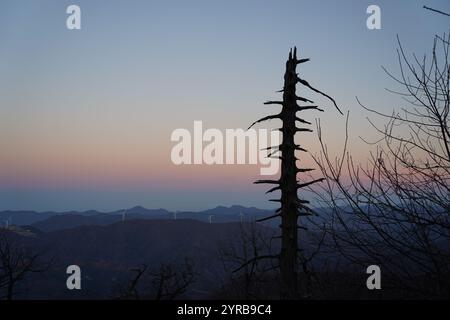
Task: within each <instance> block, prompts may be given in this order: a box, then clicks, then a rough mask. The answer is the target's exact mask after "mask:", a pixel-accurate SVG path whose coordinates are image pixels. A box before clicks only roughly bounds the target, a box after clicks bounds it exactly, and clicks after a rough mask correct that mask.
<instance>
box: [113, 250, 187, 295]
mask: <svg viewBox="0 0 450 320" xmlns="http://www.w3.org/2000/svg"><path fill="white" fill-rule="evenodd" d="M131 271H132V272H133V273H134V276H133V277H132V278H131V280H130V281H129V283H128V285H126V286H125V287H124V288H122V289H120V291H121V292H120V294H119V297H118V298H119V299H125V300H140V299H151V300H173V299H177V298H180V297H181V296H182V295H183V294H184V293H185V292H186V291H187V290H188V288H189V287H190V286H191V285H192V284H193V283H194V282H195V277H196V272H195V267H194V264H193V262H192V261H190V260H189V259H186V260H185V261H184V263H183V264H182V265H181V266H179V267H174V266H172V265H169V264H164V263H162V264H161V265H160V266H159V268H158V269H156V270H150V268H149V267H148V266H147V265H144V266H142V267H141V268H136V269H132V270H131Z"/></svg>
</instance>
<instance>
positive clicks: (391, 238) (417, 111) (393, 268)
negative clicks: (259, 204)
mask: <svg viewBox="0 0 450 320" xmlns="http://www.w3.org/2000/svg"><path fill="white" fill-rule="evenodd" d="M449 40H450V38H449V36H446V35H444V36H443V37H439V36H436V37H435V39H434V44H433V48H432V52H431V57H430V58H429V59H427V58H426V57H423V59H419V58H417V56H416V55H415V54H413V55H412V56H410V57H409V56H408V55H407V54H406V53H405V51H404V49H403V47H402V44H401V42H400V40H398V46H399V48H398V50H397V52H398V61H399V69H400V72H399V76H394V75H393V74H392V73H391V72H389V71H388V70H386V69H384V70H385V71H386V73H387V74H388V75H389V76H390V77H391V78H392V79H393V80H394V81H395V82H396V83H397V84H398V85H399V86H400V87H401V88H403V91H400V92H399V91H394V90H390V91H391V92H393V93H395V94H398V95H400V96H401V97H402V98H403V101H405V103H406V104H407V105H408V106H407V107H405V108H402V109H401V111H394V112H393V113H392V114H385V113H381V112H378V111H376V110H374V109H372V108H368V107H366V106H364V105H363V104H362V103H360V101H359V100H358V102H359V103H360V105H361V106H362V107H363V108H364V109H365V110H367V111H369V112H370V113H371V114H372V115H375V116H376V117H378V118H380V117H381V119H385V120H386V121H385V124H384V125H383V126H380V125H378V124H376V123H375V121H374V120H373V119H369V122H370V124H371V125H372V127H373V128H374V130H375V131H376V132H377V133H378V134H379V135H380V139H379V140H378V141H376V142H373V143H371V144H372V145H373V147H374V149H375V151H374V152H372V153H371V156H370V158H369V161H368V163H367V164H364V165H362V164H356V163H355V162H354V160H353V158H352V156H351V155H350V154H349V152H348V151H347V149H348V148H347V141H348V134H347V133H346V142H345V145H344V148H343V149H344V150H343V153H342V155H341V156H338V157H336V158H335V159H332V156H331V155H330V154H329V153H328V151H327V147H326V143H325V141H324V139H323V137H322V131H321V128H320V122H318V136H319V141H320V143H321V146H322V151H321V153H320V154H319V155H317V156H315V157H314V158H315V160H316V163H317V164H318V166H319V167H320V169H321V171H322V174H323V175H324V177H325V178H326V183H323V184H322V185H321V186H320V187H319V188H315V192H316V194H317V195H318V198H319V199H320V201H321V203H322V206H323V207H329V208H330V210H329V213H330V215H329V216H327V217H326V219H327V221H323V222H324V225H325V227H324V228H323V230H324V231H325V232H326V233H327V241H326V243H327V245H328V246H329V247H330V248H331V250H334V251H336V252H339V253H340V254H341V255H342V256H343V257H345V258H346V259H347V260H348V261H350V262H352V263H354V264H355V265H359V266H360V267H361V268H364V270H365V268H366V267H367V266H368V265H370V264H379V265H380V267H381V268H382V274H383V277H384V279H388V281H384V282H383V283H384V284H383V286H384V287H383V289H384V290H386V289H389V288H391V289H392V290H402V296H421V297H430V298H433V297H448V296H450V146H449V141H450V132H449V105H450V85H449V84H450V64H449V46H450V42H449ZM367 143H369V142H367ZM405 294H406V295H405Z"/></svg>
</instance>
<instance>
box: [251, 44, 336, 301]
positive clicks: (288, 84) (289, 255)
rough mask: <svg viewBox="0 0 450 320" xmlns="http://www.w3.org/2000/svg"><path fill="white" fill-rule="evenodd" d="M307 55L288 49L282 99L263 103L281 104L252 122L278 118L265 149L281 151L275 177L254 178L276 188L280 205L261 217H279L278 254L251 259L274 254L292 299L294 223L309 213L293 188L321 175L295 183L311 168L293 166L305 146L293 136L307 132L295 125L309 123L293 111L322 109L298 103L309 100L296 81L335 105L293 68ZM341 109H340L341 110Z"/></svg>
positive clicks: (284, 288) (294, 294)
mask: <svg viewBox="0 0 450 320" xmlns="http://www.w3.org/2000/svg"><path fill="white" fill-rule="evenodd" d="M308 61H309V59H297V48H294V52H292V50H291V51H290V52H289V59H288V60H287V61H286V71H285V74H284V87H283V90H282V91H283V101H268V102H266V103H265V104H275V105H281V106H282V109H281V112H280V113H279V114H276V115H270V116H267V117H264V118H262V119H260V120H258V121H255V122H254V123H253V124H252V125H251V126H250V127H252V126H253V125H255V124H257V123H259V122H262V121H266V120H272V119H279V120H281V121H282V127H281V128H280V131H281V132H282V133H283V141H282V143H281V145H279V146H272V147H269V148H268V150H274V151H272V152H271V153H270V154H269V156H272V155H273V154H275V153H277V152H281V156H280V159H281V175H280V178H279V179H278V180H258V181H255V183H257V184H259V183H267V184H274V185H277V186H276V187H274V188H272V189H270V190H269V191H268V193H270V192H273V191H277V190H280V191H281V197H280V199H272V200H271V201H276V202H280V203H281V207H280V208H279V209H278V210H277V211H276V212H275V214H274V215H273V216H270V217H267V218H264V219H261V220H259V221H264V220H268V219H272V218H276V217H281V252H280V254H279V255H278V256H266V257H255V258H254V259H253V260H255V259H263V258H272V259H273V258H278V259H279V261H280V273H281V298H283V299H296V298H298V290H297V269H298V262H297V258H298V251H299V248H298V225H297V220H298V217H299V216H307V215H311V214H312V210H311V209H310V208H309V207H308V206H307V205H306V204H308V203H309V201H306V200H301V199H299V197H298V195H297V190H298V189H300V188H303V187H306V186H309V185H311V184H313V183H316V182H320V181H322V180H323V179H317V180H313V181H309V182H304V183H299V181H297V173H301V172H308V171H311V170H312V169H301V168H298V167H297V164H296V161H297V160H298V159H297V158H296V155H295V151H297V150H298V151H304V152H306V150H305V149H304V148H302V147H301V146H299V145H297V144H296V143H295V140H294V137H295V134H296V133H297V132H311V131H312V130H311V129H308V128H298V127H297V126H296V123H297V122H300V123H303V124H311V123H310V122H308V121H306V120H303V119H301V118H299V117H297V116H296V114H297V112H299V111H303V110H311V109H314V110H318V111H323V110H322V109H320V108H319V107H318V106H314V105H308V106H300V105H298V104H297V101H301V102H306V103H313V101H311V100H308V99H306V98H303V97H299V96H297V95H296V92H295V91H296V85H297V83H300V84H301V85H303V86H305V87H307V88H309V89H310V90H312V91H314V92H316V93H319V94H321V95H323V96H325V97H327V98H328V99H330V100H331V101H332V102H333V104H334V106H335V107H336V108H337V109H338V111H339V112H341V111H340V110H339V108H338V107H337V105H336V102H335V101H334V99H333V98H331V97H330V96H328V95H327V94H325V93H323V92H321V91H320V90H317V89H315V88H313V87H312V86H311V85H310V84H309V83H308V82H307V81H305V80H303V79H301V78H300V77H299V76H298V75H297V72H296V68H297V65H298V64H301V63H304V62H308ZM341 113H342V112H341Z"/></svg>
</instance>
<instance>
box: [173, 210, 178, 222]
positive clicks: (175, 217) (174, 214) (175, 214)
mask: <svg viewBox="0 0 450 320" xmlns="http://www.w3.org/2000/svg"><path fill="white" fill-rule="evenodd" d="M177 214H178V211H175V212H174V213H173V219H174V220H177Z"/></svg>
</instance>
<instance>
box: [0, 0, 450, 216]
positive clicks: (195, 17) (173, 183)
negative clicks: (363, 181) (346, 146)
mask: <svg viewBox="0 0 450 320" xmlns="http://www.w3.org/2000/svg"><path fill="white" fill-rule="evenodd" d="M70 4H76V5H79V6H80V7H81V12H82V29H81V30H75V31H70V30H67V28H66V26H65V21H66V18H67V14H66V13H65V11H66V7H67V6H68V5H70ZM370 4H376V5H379V6H380V8H381V19H382V29H381V30H368V29H367V28H366V19H367V17H368V14H367V13H366V8H367V6H368V5H370ZM424 4H426V5H428V6H431V7H435V8H437V9H441V10H447V11H449V9H450V8H449V7H450V6H449V2H448V0H440V1H439V0H434V1H406V0H404V1H356V0H344V1H331V0H330V1H299V0H297V1H111V0H110V1H100V0H95V1H75V0H73V1H56V0H53V1H50V0H48V1H46V0H39V1H38V0H33V1H32V0H29V1H21V0H15V1H2V2H1V3H0V38H1V40H2V45H1V47H0V147H1V153H0V209H35V210H66V209H77V210H83V209H100V210H109V209H117V208H121V207H128V206H133V205H137V204H140V205H144V206H147V207H165V208H169V209H202V208H206V207H211V206H215V205H218V204H225V205H228V204H235V203H239V204H243V205H255V206H259V207H264V206H266V205H267V206H268V203H267V201H266V199H267V197H266V196H265V195H264V193H263V189H262V188H259V187H255V186H253V185H251V181H252V179H253V178H254V177H255V176H256V173H257V168H252V167H249V168H246V169H245V170H244V173H243V171H242V170H241V169H233V168H227V169H226V170H225V169H224V168H223V167H215V168H205V169H202V168H196V169H195V170H192V168H190V167H186V168H182V169H180V168H173V166H172V165H171V163H170V159H169V156H170V149H171V142H170V133H171V132H172V130H174V129H176V128H184V127H185V128H190V127H192V124H193V121H194V120H203V121H204V123H206V124H207V125H208V126H210V127H215V128H246V127H247V126H248V124H249V123H251V122H253V121H254V120H255V119H257V118H259V117H260V116H263V115H265V114H267V113H268V112H269V109H268V108H267V107H264V106H263V105H262V102H264V101H265V100H267V99H274V98H276V97H277V94H276V93H275V91H276V90H279V89H281V87H282V75H283V68H284V62H285V59H286V57H287V53H288V50H289V48H290V47H292V46H294V45H296V46H297V47H298V49H299V52H300V54H301V55H302V56H304V57H309V58H311V62H310V63H309V64H306V65H304V66H303V65H302V67H301V69H300V70H299V72H300V73H301V74H302V75H303V78H305V79H307V80H308V81H310V83H312V84H314V85H316V86H317V87H319V88H321V89H323V90H324V91H326V92H328V93H329V94H331V95H332V96H333V97H335V99H336V100H337V101H338V103H339V105H340V106H341V107H342V109H344V110H345V111H347V110H350V120H351V122H350V126H351V142H352V148H353V152H354V153H355V154H356V155H358V156H360V157H361V159H364V157H365V154H366V152H367V149H366V146H364V145H363V144H362V143H361V142H360V141H359V139H358V136H360V135H369V136H370V135H371V133H370V132H369V130H367V128H368V124H367V121H365V117H366V116H367V114H365V113H364V112H363V111H362V110H361V108H360V107H359V106H358V105H357V103H356V100H355V96H358V97H359V98H360V99H361V100H362V101H363V102H365V103H368V104H370V105H371V106H372V107H374V108H376V109H377V110H380V111H390V110H392V109H393V108H394V107H398V106H399V103H400V101H399V100H398V99H397V98H396V97H393V96H392V95H391V94H389V93H387V92H386V91H385V90H384V88H386V87H390V88H392V87H393V86H395V84H394V83H392V81H390V80H389V79H388V77H387V76H386V75H385V74H384V73H383V71H382V70H381V68H380V66H381V65H384V66H386V67H387V68H389V69H390V70H393V71H394V73H395V71H398V68H397V59H396V35H397V34H398V35H399V36H400V38H401V40H402V42H403V44H404V46H405V48H406V50H407V52H416V53H417V54H418V55H422V54H423V53H426V52H429V49H430V48H431V45H432V38H433V36H434V35H435V34H442V33H443V32H448V31H449V26H450V23H449V22H450V20H449V18H448V17H445V16H442V15H438V14H435V13H431V12H429V11H427V10H424V9H423V8H422V6H423V5H424ZM305 95H308V94H307V93H305ZM319 100H320V99H319ZM323 102H324V103H325V105H326V106H328V107H329V105H327V102H326V101H323ZM327 111H328V112H326V113H325V114H323V115H322V114H321V115H320V117H321V121H322V123H323V125H324V127H325V128H326V134H327V138H328V141H329V144H330V148H331V149H332V150H333V151H338V150H339V145H340V143H341V140H340V139H341V137H342V130H343V124H344V119H343V118H342V117H339V116H338V114H337V113H336V112H335V110H333V109H332V108H329V109H328V110H327ZM317 116H319V115H314V114H312V115H311V117H312V118H314V117H317ZM307 139H308V140H307V141H306V143H307V144H308V145H309V148H310V149H311V150H313V151H314V150H315V148H316V149H317V141H315V139H314V137H313V136H312V137H309V138H307ZM333 148H334V149H333ZM202 170H204V171H202ZM200 175H202V177H199V176H200ZM224 179H226V181H224ZM191 185H192V187H190V186H191ZM174 199H176V200H174Z"/></svg>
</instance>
